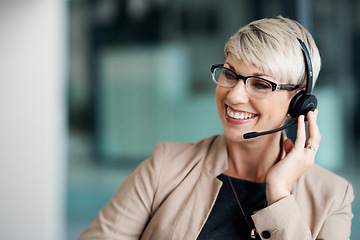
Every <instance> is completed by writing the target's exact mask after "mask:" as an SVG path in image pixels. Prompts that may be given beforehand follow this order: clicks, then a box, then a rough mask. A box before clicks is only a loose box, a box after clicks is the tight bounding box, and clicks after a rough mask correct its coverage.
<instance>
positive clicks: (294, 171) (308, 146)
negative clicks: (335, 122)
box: [266, 109, 321, 205]
mask: <svg viewBox="0 0 360 240" xmlns="http://www.w3.org/2000/svg"><path fill="white" fill-rule="evenodd" d="M317 115H318V110H317V109H315V111H314V112H312V111H310V112H308V114H307V119H308V121H309V125H308V138H307V139H306V134H305V129H306V128H305V122H304V116H303V115H302V116H300V117H299V118H298V128H297V138H296V141H295V144H293V143H292V141H291V140H290V139H286V140H285V141H284V150H285V153H286V156H285V157H284V158H283V159H281V160H280V161H279V162H278V163H276V164H275V165H274V166H272V167H271V168H270V169H269V171H268V173H267V174H266V198H267V201H268V203H269V205H270V204H272V203H274V202H276V201H278V200H280V199H281V198H284V197H286V196H288V195H290V191H291V188H292V186H293V184H294V183H295V181H296V180H297V179H298V178H299V177H300V176H301V175H302V174H303V173H304V172H305V171H306V170H307V169H308V168H309V167H311V166H312V165H313V164H314V162H315V155H316V151H317V148H318V147H319V143H320V139H321V136H320V132H319V128H318V125H317V123H316V120H317Z"/></svg>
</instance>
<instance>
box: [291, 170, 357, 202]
mask: <svg viewBox="0 0 360 240" xmlns="http://www.w3.org/2000/svg"><path fill="white" fill-rule="evenodd" d="M296 188H297V193H298V195H300V194H302V193H305V192H307V193H308V194H311V195H312V196H314V197H316V198H318V199H324V201H328V200H330V199H332V200H334V201H335V202H337V204H339V205H341V204H343V202H344V201H350V202H351V201H352V199H353V198H354V192H353V187H352V185H351V183H349V182H348V181H347V180H346V179H345V178H343V177H341V176H339V175H337V174H335V173H333V172H331V171H329V170H327V169H324V168H322V167H320V166H319V165H317V164H315V165H314V166H312V167H311V168H310V169H308V170H307V171H306V172H305V174H304V175H303V176H302V177H300V178H299V180H298V182H297V186H296ZM325 199H327V200H325ZM335 202H334V203H335Z"/></svg>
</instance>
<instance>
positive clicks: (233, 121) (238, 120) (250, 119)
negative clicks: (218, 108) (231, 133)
mask: <svg viewBox="0 0 360 240" xmlns="http://www.w3.org/2000/svg"><path fill="white" fill-rule="evenodd" d="M228 107H229V108H230V109H231V111H232V112H236V113H240V114H241V113H247V114H253V115H254V116H252V117H250V118H247V119H235V118H232V117H230V116H229V115H228V113H227V108H228ZM257 117H258V114H255V113H251V112H247V111H240V110H236V109H234V108H232V107H230V106H228V105H227V104H225V119H226V120H227V121H228V122H229V123H231V124H244V123H248V122H251V121H253V120H254V119H255V118H257Z"/></svg>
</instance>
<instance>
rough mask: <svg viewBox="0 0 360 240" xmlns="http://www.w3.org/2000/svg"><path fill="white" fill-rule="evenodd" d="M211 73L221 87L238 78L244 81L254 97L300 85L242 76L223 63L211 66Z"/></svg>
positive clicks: (232, 82)
mask: <svg viewBox="0 0 360 240" xmlns="http://www.w3.org/2000/svg"><path fill="white" fill-rule="evenodd" d="M211 74H212V79H213V81H214V82H215V83H216V84H218V85H220V86H223V87H234V86H235V85H236V84H237V83H238V82H239V80H240V79H242V80H243V81H244V84H245V88H246V91H247V92H248V93H249V94H250V95H252V96H254V97H261V98H265V97H269V96H270V95H271V94H272V93H273V92H274V91H276V90H287V91H294V90H295V89H298V88H299V87H300V85H292V84H276V83H274V82H272V81H269V80H267V79H264V78H261V77H256V76H248V77H244V76H241V75H239V74H237V73H236V72H235V71H233V70H231V69H229V68H227V67H224V64H216V65H212V66H211Z"/></svg>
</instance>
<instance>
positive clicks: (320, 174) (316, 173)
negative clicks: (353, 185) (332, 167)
mask: <svg viewBox="0 0 360 240" xmlns="http://www.w3.org/2000/svg"><path fill="white" fill-rule="evenodd" d="M304 177H305V178H308V179H309V180H311V181H312V182H314V183H315V182H318V183H319V184H321V185H323V186H329V187H331V188H334V187H336V186H339V187H345V186H347V185H348V184H349V182H348V181H347V180H346V179H345V178H343V177H341V176H339V175H337V174H336V173H333V172H331V171H329V170H327V169H325V168H323V167H321V166H319V165H317V164H315V165H314V166H312V167H311V168H310V169H309V170H308V171H307V172H306V173H305V175H304Z"/></svg>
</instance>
